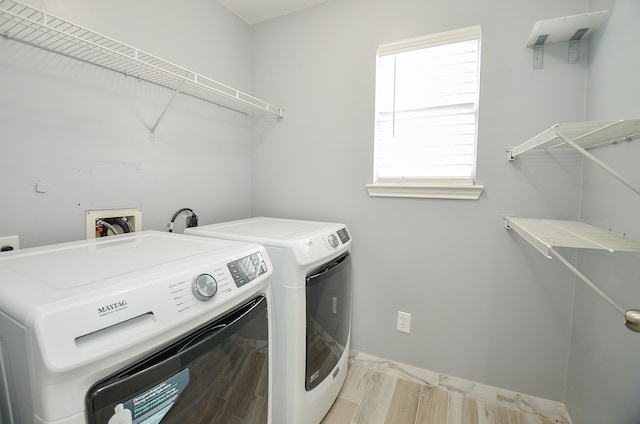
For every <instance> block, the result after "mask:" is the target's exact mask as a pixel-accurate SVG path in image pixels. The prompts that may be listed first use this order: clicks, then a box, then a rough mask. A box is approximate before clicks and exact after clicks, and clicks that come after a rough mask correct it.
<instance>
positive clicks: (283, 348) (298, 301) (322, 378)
mask: <svg viewBox="0 0 640 424" xmlns="http://www.w3.org/2000/svg"><path fill="white" fill-rule="evenodd" d="M185 234H193V235H200V236H206V237H216V238H222V239H231V240H240V241H247V242H254V243H258V244H261V245H264V246H265V247H266V248H267V252H268V253H269V257H270V258H271V261H272V262H273V268H274V273H273V278H272V289H273V310H274V315H275V327H276V331H275V334H274V338H273V340H272V341H273V344H274V345H275V347H276V349H275V364H274V374H273V382H274V385H273V392H272V399H273V419H274V423H281V424H301V423H304V424H317V423H319V422H320V421H321V420H322V418H323V417H324V416H325V414H326V413H327V412H328V411H329V409H330V408H331V405H332V404H333V402H334V401H335V399H336V398H337V396H338V393H339V392H340V389H341V387H342V385H343V383H344V380H345V378H346V375H347V367H348V358H349V345H350V328H351V257H350V249H351V242H352V241H351V236H350V235H349V232H348V230H347V228H346V226H345V225H343V224H338V223H327V222H315V221H300V220H289V219H278V218H266V217H258V218H250V219H245V220H239V221H232V222H226V223H220V224H213V225H204V226H200V227H194V228H188V229H187V230H185Z"/></svg>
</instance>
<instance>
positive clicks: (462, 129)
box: [367, 26, 482, 199]
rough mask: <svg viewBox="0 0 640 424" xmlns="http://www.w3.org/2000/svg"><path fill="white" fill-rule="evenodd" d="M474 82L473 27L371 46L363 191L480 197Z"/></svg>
mask: <svg viewBox="0 0 640 424" xmlns="http://www.w3.org/2000/svg"><path fill="white" fill-rule="evenodd" d="M479 82H480V27H479V26H476V27H470V28H465V29H460V30H455V31H448V32H444V33H439V34H434V35H429V36H426V37H420V38H414V39H410V40H404V41H400V42H395V43H389V44H383V45H381V46H379V47H378V61H377V68H376V116H375V140H374V177H373V178H374V181H373V184H369V185H367V189H368V191H369V195H370V196H391V197H427V198H453V199H477V198H478V197H479V196H480V193H481V192H482V186H479V185H475V182H474V180H475V165H476V140H477V128H478V97H479V95H478V94H479V85H480V84H479Z"/></svg>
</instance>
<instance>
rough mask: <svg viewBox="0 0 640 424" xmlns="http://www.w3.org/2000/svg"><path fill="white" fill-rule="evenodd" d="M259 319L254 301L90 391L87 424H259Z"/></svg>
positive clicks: (261, 304) (263, 358)
mask: <svg viewBox="0 0 640 424" xmlns="http://www.w3.org/2000/svg"><path fill="white" fill-rule="evenodd" d="M266 311H267V301H266V299H265V297H264V296H260V297H257V298H255V299H253V300H251V301H250V302H248V303H246V304H244V305H243V306H241V307H239V308H237V309H235V310H234V311H232V312H230V313H228V314H226V315H225V316H223V317H221V318H219V319H216V320H215V321H212V322H210V323H208V324H207V325H205V326H203V327H201V328H199V329H197V330H195V331H194V332H192V333H191V334H189V335H188V336H186V337H184V338H182V339H180V340H178V341H177V342H175V343H172V344H171V345H169V346H167V347H166V348H164V349H162V350H160V351H158V352H157V353H155V354H153V355H150V356H148V357H146V358H144V359H142V360H140V361H138V362H136V363H134V364H133V365H131V366H129V367H127V368H125V369H123V370H121V371H119V372H117V373H115V374H114V375H112V376H110V377H107V378H105V379H104V380H102V381H100V382H98V383H96V384H95V385H94V386H93V387H92V388H91V389H90V390H89V392H88V393H87V398H86V407H87V415H88V420H89V423H92V424H93V423H96V424H157V423H162V424H187V423H189V424H198V423H203V424H204V423H207V424H213V423H220V424H227V423H231V422H243V423H260V424H262V423H266V422H267V416H268V410H267V409H268V408H267V404H268V402H267V400H268V382H269V378H268V377H269V376H268V370H269V364H268V362H269V361H268V359H269V353H268V351H269V349H268V323H267V314H266Z"/></svg>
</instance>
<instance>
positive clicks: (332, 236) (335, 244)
mask: <svg viewBox="0 0 640 424" xmlns="http://www.w3.org/2000/svg"><path fill="white" fill-rule="evenodd" d="M328 240H329V245H330V246H331V247H338V237H336V235H335V234H329V237H328Z"/></svg>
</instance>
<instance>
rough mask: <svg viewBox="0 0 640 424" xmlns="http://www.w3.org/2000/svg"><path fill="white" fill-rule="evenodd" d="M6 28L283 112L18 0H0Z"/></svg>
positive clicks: (212, 97)
mask: <svg viewBox="0 0 640 424" xmlns="http://www.w3.org/2000/svg"><path fill="white" fill-rule="evenodd" d="M0 34H1V35H2V36H4V37H5V38H7V39H11V40H16V41H20V42H23V43H26V44H29V45H31V46H35V47H39V48H41V49H44V50H48V51H51V52H55V53H58V54H61V55H64V56H67V57H71V58H74V59H78V60H81V61H83V62H87V63H91V64H93V65H97V66H100V67H103V68H106V69H110V70H113V71H116V72H120V73H122V74H125V75H129V76H133V77H135V78H139V79H141V80H144V81H148V82H151V83H154V84H158V85H160V86H163V87H166V88H169V89H171V90H175V91H179V92H182V93H186V94H188V95H191V96H193V97H197V98H199V99H202V100H205V101H207V102H210V103H214V104H216V105H219V106H223V107H227V108H229V109H232V110H236V111H238V112H241V113H244V114H246V115H250V114H251V113H252V112H255V111H261V112H268V113H270V114H274V115H276V116H278V117H282V116H283V109H281V108H279V107H277V106H274V105H272V104H270V103H268V102H265V101H262V100H260V99H258V98H256V97H253V96H251V95H250V94H247V93H243V92H242V91H239V90H236V89H234V88H232V87H229V86H227V85H225V84H222V83H220V82H218V81H215V80H212V79H210V78H207V77H205V76H203V75H200V74H198V73H196V72H193V71H190V70H188V69H185V68H183V67H181V66H178V65H176V64H173V63H171V62H168V61H166V60H164V59H161V58H159V57H157V56H154V55H152V54H149V53H147V52H144V51H142V50H139V49H137V48H135V47H132V46H129V45H127V44H124V43H121V42H119V41H117V40H114V39H112V38H109V37H106V36H104V35H101V34H98V33H96V32H94V31H91V30H89V29H87V28H84V27H82V26H80V25H76V24H74V23H71V22H69V21H66V20H64V19H61V18H58V17H56V16H53V15H51V14H49V13H47V12H44V11H42V10H39V9H36V8H33V7H31V6H27V5H25V4H23V3H20V2H18V1H15V0H0Z"/></svg>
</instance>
